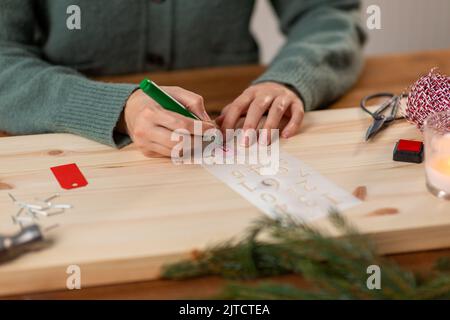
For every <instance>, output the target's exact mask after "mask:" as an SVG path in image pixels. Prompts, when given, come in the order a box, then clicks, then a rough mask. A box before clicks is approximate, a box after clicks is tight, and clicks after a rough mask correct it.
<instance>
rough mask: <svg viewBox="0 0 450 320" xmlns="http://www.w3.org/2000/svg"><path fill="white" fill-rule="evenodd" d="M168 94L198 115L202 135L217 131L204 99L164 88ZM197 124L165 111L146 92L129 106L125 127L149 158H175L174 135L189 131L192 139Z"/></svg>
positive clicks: (136, 94) (136, 95)
mask: <svg viewBox="0 0 450 320" xmlns="http://www.w3.org/2000/svg"><path fill="white" fill-rule="evenodd" d="M162 89H163V90H164V91H166V92H167V93H169V94H170V95H171V96H172V97H174V98H175V99H177V100H178V101H179V102H180V103H182V104H183V105H184V106H185V107H186V108H187V109H188V110H189V111H191V112H192V113H194V114H195V115H197V116H198V117H199V118H200V119H201V120H202V121H201V123H202V132H204V131H206V130H208V129H212V128H215V126H214V124H213V123H212V122H210V121H211V118H210V117H209V116H208V114H207V112H206V110H205V106H204V103H203V98H202V97H201V96H199V95H197V94H195V93H193V92H190V91H188V90H185V89H182V88H179V87H162ZM195 121H198V120H194V119H191V118H187V117H185V116H182V115H180V114H178V113H175V112H172V111H168V110H166V109H164V108H162V107H161V106H160V105H159V104H158V103H156V102H155V101H154V100H153V99H151V98H150V97H149V96H147V95H146V94H145V93H144V92H143V91H142V90H137V91H135V92H134V93H133V94H132V95H131V96H130V97H129V98H128V101H127V103H126V105H125V109H124V113H123V125H122V126H125V128H124V129H122V130H121V131H125V132H126V133H127V134H128V135H129V136H130V137H131V139H132V140H133V141H134V143H135V144H136V146H137V147H138V148H139V149H140V150H141V151H142V153H143V154H144V155H145V156H147V157H153V156H155V155H156V154H159V155H163V156H166V157H170V156H171V152H172V148H173V147H174V146H175V145H177V144H178V141H172V140H171V136H172V132H173V131H175V130H177V129H185V130H187V131H188V132H190V134H191V135H194V134H201V133H196V132H195V133H194V123H195Z"/></svg>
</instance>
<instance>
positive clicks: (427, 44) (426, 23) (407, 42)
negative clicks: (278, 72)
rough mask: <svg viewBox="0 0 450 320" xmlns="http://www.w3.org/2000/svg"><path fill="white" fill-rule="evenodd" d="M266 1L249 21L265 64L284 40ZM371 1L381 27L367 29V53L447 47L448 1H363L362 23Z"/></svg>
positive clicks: (449, 30) (259, 3) (449, 43)
mask: <svg viewBox="0 0 450 320" xmlns="http://www.w3.org/2000/svg"><path fill="white" fill-rule="evenodd" d="M298 1H301V0H298ZM268 2H269V1H268V0H257V8H256V11H255V16H254V19H253V23H252V30H253V32H254V34H255V35H256V37H257V39H258V42H259V44H260V48H261V58H262V62H264V63H267V62H269V61H270V60H271V59H272V58H273V56H274V55H275V54H276V52H277V51H278V49H279V48H280V46H281V45H282V44H283V41H284V38H283V36H282V35H281V33H280V32H279V30H278V21H277V18H276V16H275V15H274V13H273V10H272V7H271V6H270V4H269V3H268ZM372 4H376V5H379V6H380V8H381V23H382V25H381V26H382V29H381V30H371V31H368V34H369V42H368V44H367V45H366V52H367V54H368V55H375V54H383V53H394V52H413V51H421V50H432V49H443V48H450V0H363V6H362V10H361V11H362V19H363V22H364V25H365V22H366V20H367V14H366V9H367V7H368V6H369V5H372Z"/></svg>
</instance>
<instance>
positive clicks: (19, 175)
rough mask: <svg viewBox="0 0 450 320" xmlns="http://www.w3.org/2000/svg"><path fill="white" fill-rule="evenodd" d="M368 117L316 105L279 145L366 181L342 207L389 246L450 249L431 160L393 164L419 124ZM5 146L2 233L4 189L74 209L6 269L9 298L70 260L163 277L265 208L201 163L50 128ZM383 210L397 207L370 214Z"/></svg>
mask: <svg viewBox="0 0 450 320" xmlns="http://www.w3.org/2000/svg"><path fill="white" fill-rule="evenodd" d="M370 121H371V120H370V119H369V118H368V117H367V116H366V115H365V114H364V113H363V112H362V111H361V110H359V109H355V108H351V109H345V110H326V111H317V112H311V113H310V114H309V115H308V117H307V118H306V119H305V123H304V126H303V131H302V132H301V133H300V134H299V135H297V136H296V137H294V138H292V139H289V140H287V141H283V142H282V149H283V150H285V151H286V152H288V153H290V154H292V155H294V156H296V157H298V158H299V159H301V160H303V161H305V162H306V163H307V164H309V165H311V166H312V167H313V168H315V169H316V170H318V171H319V172H321V173H322V174H323V175H325V176H326V177H328V178H329V179H331V180H332V181H334V182H335V183H336V184H338V185H340V186H342V187H343V188H344V189H346V190H347V191H349V192H352V191H353V190H355V189H356V188H358V187H359V186H365V187H366V188H367V199H366V201H365V202H364V203H363V204H362V205H359V206H358V207H356V208H353V209H351V210H349V211H347V212H346V214H347V216H348V217H349V218H351V222H352V223H353V224H355V225H356V226H357V227H358V228H359V229H360V231H361V232H363V233H366V234H369V235H371V236H372V237H374V239H375V240H376V241H377V243H378V245H379V249H380V251H381V252H382V253H402V252H409V251H419V250H429V249H439V248H444V247H450V214H449V213H450V202H447V201H442V200H439V199H437V198H435V197H433V196H432V195H431V194H430V193H429V192H428V191H427V190H426V187H425V179H424V168H423V165H417V164H406V163H399V162H394V161H392V149H393V147H394V145H395V142H396V141H397V140H398V139H399V138H405V139H420V135H419V132H418V131H417V130H416V128H415V127H413V126H412V125H410V124H408V123H406V122H405V121H399V122H397V123H396V124H394V125H392V126H391V127H390V128H389V129H387V130H385V131H384V132H382V133H381V134H380V135H379V136H378V137H377V139H376V140H374V141H373V142H371V143H366V142H364V140H363V137H364V132H365V129H366V128H367V126H368V125H369V123H370ZM0 150H2V155H1V157H0V176H1V177H2V178H1V183H2V185H3V190H2V191H1V192H0V212H1V216H0V226H1V230H0V232H4V233H7V232H12V231H13V230H14V228H15V227H13V225H12V224H11V222H10V221H11V217H10V214H11V213H13V212H14V209H15V208H14V206H13V204H12V202H11V200H10V199H9V197H8V196H7V192H11V193H13V194H14V196H15V197H16V198H18V199H21V200H24V201H29V200H33V199H34V198H41V199H42V198H45V197H47V196H50V195H52V194H55V193H58V192H59V193H60V194H61V199H60V201H62V202H63V203H70V204H72V205H73V206H74V208H73V209H71V210H69V211H68V212H67V213H66V214H64V215H60V216H57V217H52V218H48V219H45V220H42V224H43V226H44V227H45V226H46V225H47V224H48V225H51V224H54V223H58V224H59V225H60V227H59V228H58V229H56V230H54V231H52V232H51V235H49V239H50V240H52V241H53V243H52V244H51V246H49V247H48V248H46V249H45V250H42V251H39V252H35V253H31V254H28V255H25V256H23V257H21V258H19V259H17V260H15V261H13V262H11V263H6V264H3V265H1V266H0V294H3V295H10V294H17V293H23V292H32V291H41V290H55V289H63V288H64V286H65V279H66V278H67V275H66V273H65V272H64V271H65V269H66V268H67V266H69V265H71V264H76V265H79V266H80V267H81V268H82V270H83V284H84V285H85V286H93V285H102V284H114V283H120V282H126V281H138V280H142V279H153V278H157V277H158V275H159V268H160V267H161V265H162V264H164V263H167V262H171V261H174V259H178V258H182V257H186V256H187V255H188V254H189V253H190V252H191V251H192V250H194V249H202V248H204V247H205V246H206V245H208V244H213V243H217V242H221V241H223V240H227V239H229V238H231V237H234V236H238V235H239V234H242V232H243V231H244V230H245V228H246V227H248V226H249V225H250V223H251V222H252V221H253V220H255V219H256V218H257V217H259V216H260V215H261V213H260V212H259V211H258V210H257V209H256V208H255V207H254V206H252V205H251V204H250V203H249V202H247V201H246V200H245V199H243V198H242V197H241V196H240V195H239V194H237V193H235V192H233V191H232V190H231V189H229V188H228V187H227V186H226V185H225V184H224V183H222V182H221V181H219V180H217V179H216V178H214V177H213V176H212V175H210V174H209V173H208V172H207V171H206V170H204V169H203V168H202V167H200V166H194V165H185V166H176V165H174V164H172V162H171V160H170V159H160V158H152V159H148V158H144V157H143V156H142V155H141V154H140V153H139V152H138V151H137V150H136V149H135V148H134V146H128V147H126V148H124V149H122V150H115V149H113V148H109V147H106V146H103V145H100V144H97V143H95V142H92V141H89V140H86V139H84V138H81V137H77V136H73V135H66V134H52V135H34V136H28V137H7V138H2V139H1V140H0ZM324 150H326V156H324ZM67 163H77V164H78V165H79V166H80V168H81V169H82V171H83V172H84V174H85V176H86V177H87V179H88V180H89V185H88V186H87V187H85V188H80V189H76V190H72V191H62V190H60V188H59V186H58V184H57V182H56V180H55V179H54V178H53V176H52V174H51V171H50V170H49V168H50V167H52V166H56V165H61V164H67ZM383 208H396V210H397V212H398V213H397V214H390V215H384V214H374V212H379V211H377V210H380V209H383ZM430 208H433V210H430ZM8 213H10V214H8ZM319 224H320V226H321V227H323V228H325V229H327V228H328V225H327V223H326V221H320V223H319Z"/></svg>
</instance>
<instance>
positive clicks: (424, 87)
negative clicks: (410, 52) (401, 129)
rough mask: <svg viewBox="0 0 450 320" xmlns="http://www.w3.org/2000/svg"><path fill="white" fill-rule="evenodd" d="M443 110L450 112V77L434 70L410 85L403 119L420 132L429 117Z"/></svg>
mask: <svg viewBox="0 0 450 320" xmlns="http://www.w3.org/2000/svg"><path fill="white" fill-rule="evenodd" d="M444 110H450V77H447V76H445V75H443V74H441V73H439V72H438V71H437V69H436V68H435V69H433V70H431V71H430V73H429V74H428V75H426V76H423V77H421V78H420V79H419V80H417V82H416V83H414V84H413V85H412V87H411V91H410V93H409V95H408V102H407V107H406V110H405V118H406V119H407V120H408V121H410V122H412V123H413V124H415V125H416V126H417V127H418V128H419V129H420V130H422V127H423V124H424V122H425V119H426V118H427V117H428V116H429V115H431V114H434V113H437V112H440V111H444Z"/></svg>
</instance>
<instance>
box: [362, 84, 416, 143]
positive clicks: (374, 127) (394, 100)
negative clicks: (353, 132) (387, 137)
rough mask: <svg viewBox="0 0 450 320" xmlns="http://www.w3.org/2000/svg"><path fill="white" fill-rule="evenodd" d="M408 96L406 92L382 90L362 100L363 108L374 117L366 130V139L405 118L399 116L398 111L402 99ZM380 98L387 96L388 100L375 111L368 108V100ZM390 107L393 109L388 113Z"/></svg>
mask: <svg viewBox="0 0 450 320" xmlns="http://www.w3.org/2000/svg"><path fill="white" fill-rule="evenodd" d="M406 97H408V95H407V94H405V93H402V94H400V95H396V94H393V93H388V92H380V93H375V94H371V95H368V96H366V97H364V99H362V100H361V104H360V107H361V109H363V110H364V111H365V112H366V113H368V114H370V115H371V116H372V118H373V123H372V124H371V125H370V127H369V128H368V129H367V132H366V141H368V140H370V139H371V138H373V137H374V136H375V135H376V134H377V133H379V132H380V131H381V130H383V129H384V128H386V127H387V126H389V125H390V124H391V123H392V122H394V121H395V120H397V119H402V118H403V117H398V118H397V112H398V109H399V107H400V102H401V100H402V99H403V98H406ZM379 98H387V100H386V101H385V102H383V103H382V104H381V106H380V107H379V108H378V109H377V110H375V111H374V112H372V111H370V110H369V109H368V108H367V102H368V101H370V100H373V99H379ZM389 109H390V110H391V112H390V113H389V114H386V110H389Z"/></svg>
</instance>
